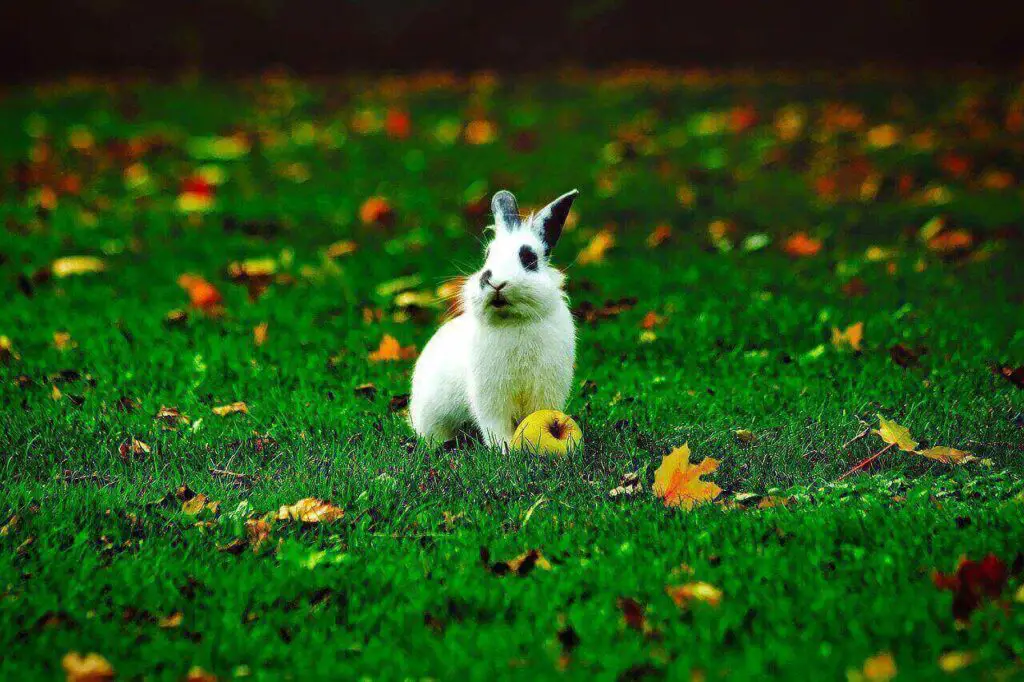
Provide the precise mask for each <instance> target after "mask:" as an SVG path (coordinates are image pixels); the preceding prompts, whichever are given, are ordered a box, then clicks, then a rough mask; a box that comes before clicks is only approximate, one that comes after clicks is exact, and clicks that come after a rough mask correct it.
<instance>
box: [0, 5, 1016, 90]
mask: <svg viewBox="0 0 1024 682" xmlns="http://www.w3.org/2000/svg"><path fill="white" fill-rule="evenodd" d="M1022 59H1024V2H1014V3H1009V2H1006V3H999V2H991V1H988V2H981V3H960V4H954V3H945V2H928V1H927V0H862V1H860V2H822V1H819V0H789V1H787V0H774V1H773V0H719V1H715V0H703V1H701V2H681V3H663V2H654V1H652V0H590V1H582V0H573V1H566V2H557V1H553V0H521V1H519V2H514V3H501V2H478V1H474V0H436V1H433V2H431V1H429V0H294V1H287V0H208V1H205V2H204V1H201V0H179V1H178V2H174V3H168V2H149V1H147V0H63V1H62V0H0V64H2V66H0V77H2V78H4V80H8V81H20V80H28V79H33V78H39V77H44V76H59V75H62V74H67V73H125V72H127V73H131V72H145V73H149V74H157V75H160V74H167V75H172V74H175V73H179V72H181V71H182V70H185V69H196V68H198V69H202V70H204V71H209V72H215V73H228V74H231V73H252V72H255V71H260V70H264V69H267V68H270V67H275V66H283V67H286V68H289V69H292V70H294V71H296V72H300V73H314V74H315V73H338V72H344V71H350V70H383V69H424V68H433V67H442V68H449V69H456V70H463V69H478V68H499V69H503V70H526V71H537V70H543V69H547V68H551V67H555V66H564V65H580V66H598V67H599V66H605V65H609V64H621V63H623V62H628V61H644V62H654V63H660V64H665V65H671V66H696V65H702V66H738V65H772V66H798V67H836V66H843V65H861V64H865V63H879V62H881V63H898V64H901V65H906V66H926V67H934V66H939V67H942V66H953V65H955V66H966V65H982V66H1002V67H1007V66H1019V65H1020V62H1021V61H1022Z"/></svg>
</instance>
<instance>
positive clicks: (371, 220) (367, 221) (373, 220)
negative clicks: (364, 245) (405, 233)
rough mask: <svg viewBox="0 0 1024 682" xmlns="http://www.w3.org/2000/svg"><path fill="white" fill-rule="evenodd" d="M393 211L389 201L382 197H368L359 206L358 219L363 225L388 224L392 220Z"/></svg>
mask: <svg viewBox="0 0 1024 682" xmlns="http://www.w3.org/2000/svg"><path fill="white" fill-rule="evenodd" d="M394 218H395V212H394V209H392V208H391V203H390V202H389V201H388V200H387V199H385V198H384V197H370V198H368V199H367V200H366V201H364V202H363V205H362V206H360V207H359V220H361V221H362V223H363V225H385V226H386V225H390V224H391V223H393V222H394Z"/></svg>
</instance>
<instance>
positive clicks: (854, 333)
mask: <svg viewBox="0 0 1024 682" xmlns="http://www.w3.org/2000/svg"><path fill="white" fill-rule="evenodd" d="M863 339H864V323H863V322H855V323H853V324H851V325H850V326H849V327H847V328H846V329H844V330H842V331H840V330H839V328H837V327H832V345H833V346H835V347H836V348H844V347H849V348H852V349H853V350H855V351H859V350H860V344H861V341H862V340H863Z"/></svg>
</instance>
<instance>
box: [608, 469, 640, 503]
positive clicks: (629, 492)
mask: <svg viewBox="0 0 1024 682" xmlns="http://www.w3.org/2000/svg"><path fill="white" fill-rule="evenodd" d="M643 488H644V484H643V481H641V480H640V476H639V475H638V474H637V473H636V472H634V471H631V472H629V473H627V474H625V475H623V477H622V479H621V480H620V481H619V485H618V486H616V487H615V488H612V489H611V490H609V491H608V497H611V498H612V499H615V498H618V497H633V496H634V495H636V494H637V493H638V492H640V491H641V490H643Z"/></svg>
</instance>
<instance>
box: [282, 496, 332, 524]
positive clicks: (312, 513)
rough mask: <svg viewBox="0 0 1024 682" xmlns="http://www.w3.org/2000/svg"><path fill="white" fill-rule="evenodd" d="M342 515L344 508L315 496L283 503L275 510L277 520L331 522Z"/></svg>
mask: <svg viewBox="0 0 1024 682" xmlns="http://www.w3.org/2000/svg"><path fill="white" fill-rule="evenodd" d="M344 516H345V510H344V509H342V508H341V507H337V506H335V505H333V504H331V503H330V502H325V501H324V500H321V499H319V498H316V497H305V498H303V499H301V500H299V501H298V502H296V503H295V504H292V505H283V506H282V507H281V508H280V509H278V511H277V520H278V521H301V522H302V523H333V522H335V521H339V520H341V519H342V518H343V517H344Z"/></svg>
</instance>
